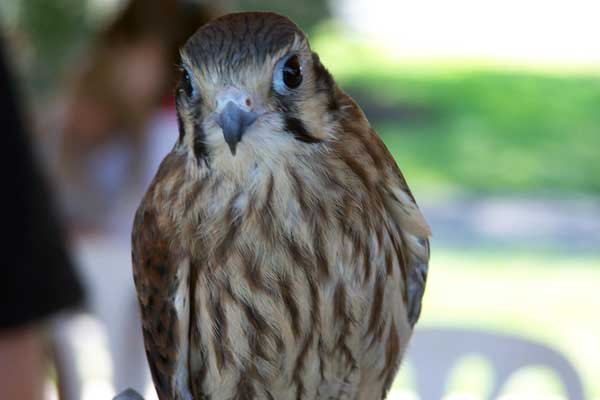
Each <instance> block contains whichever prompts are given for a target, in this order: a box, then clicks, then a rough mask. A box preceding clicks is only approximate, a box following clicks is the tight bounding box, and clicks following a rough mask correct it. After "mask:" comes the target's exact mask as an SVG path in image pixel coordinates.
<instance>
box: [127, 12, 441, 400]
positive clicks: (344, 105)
mask: <svg viewBox="0 0 600 400" xmlns="http://www.w3.org/2000/svg"><path fill="white" fill-rule="evenodd" d="M180 69H181V77H180V79H179V82H178V83H177V84H176V87H175V97H176V101H175V102H176V111H177V118H178V122H179V136H178V137H177V139H176V141H175V144H174V146H173V148H172V150H171V151H170V152H169V153H168V154H167V155H166V157H165V158H164V160H163V161H162V164H161V165H160V167H159V169H158V171H157V173H156V176H155V177H154V179H153V181H152V183H151V184H150V186H149V188H148V190H147V193H146V194H145V196H144V198H143V200H142V201H141V203H140V205H139V207H138V209H137V212H136V214H135V218H134V222H133V231H132V232H133V233H132V264H133V276H134V282H135V286H136V291H137V295H138V300H139V303H140V308H141V318H142V329H143V336H144V344H145V349H146V355H147V359H148V363H149V366H150V370H151V373H152V377H153V381H154V385H155V388H156V391H157V394H158V397H159V398H160V399H161V400H164V399H185V400H189V399H211V400H221V399H223V400H224V399H268V400H273V399H278V400H279V399H284V400H285V399H384V398H385V397H386V396H387V393H388V391H389V389H390V386H391V384H392V382H393V380H394V377H395V375H396V373H397V371H398V368H399V365H400V362H401V360H402V358H403V356H404V353H405V350H406V348H407V345H408V343H409V340H410V337H411V335H412V331H413V328H414V326H415V323H416V322H417V320H418V318H419V315H420V312H421V303H422V297H423V293H424V290H425V284H426V277H427V271H428V264H429V254H430V251H429V238H430V235H431V232H430V228H429V226H428V224H427V221H426V220H425V218H424V216H423V214H422V213H421V211H420V209H419V207H418V205H417V203H416V201H415V199H414V197H413V195H412V194H411V191H410V189H409V187H408V185H407V183H406V180H405V178H404V177H403V175H402V173H401V171H400V169H399V168H398V166H397V164H396V162H395V160H394V158H393V157H392V155H391V154H390V152H389V151H388V149H387V148H386V146H385V145H384V143H383V142H382V140H381V139H380V137H379V136H378V134H377V133H376V132H375V130H374V129H373V128H372V127H371V126H370V124H369V122H368V120H367V118H366V117H365V114H364V113H363V112H362V111H361V109H360V107H359V106H358V105H357V104H356V102H355V101H354V100H353V99H352V98H351V97H349V96H348V95H347V94H346V93H345V92H344V91H343V90H342V89H341V88H340V87H339V86H338V85H337V84H336V82H335V80H334V78H333V76H332V75H331V73H330V72H329V71H328V70H327V69H326V68H325V66H324V65H323V64H322V62H321V61H320V58H319V56H318V55H317V54H316V53H315V52H313V51H312V50H311V47H310V44H309V41H308V38H307V36H306V34H305V33H303V31H302V30H301V29H300V28H299V27H298V26H297V25H296V24H294V23H293V22H292V21H291V20H290V19H288V18H287V17H285V16H282V15H279V14H275V13H271V12H244V13H234V14H227V15H224V16H221V17H219V18H217V19H214V20H212V21H211V22H209V23H207V24H205V25H203V26H202V27H200V28H199V29H198V30H197V31H196V32H195V33H194V34H193V35H192V36H191V37H190V38H189V39H188V41H187V42H186V43H185V45H184V46H183V47H182V49H181V65H180Z"/></svg>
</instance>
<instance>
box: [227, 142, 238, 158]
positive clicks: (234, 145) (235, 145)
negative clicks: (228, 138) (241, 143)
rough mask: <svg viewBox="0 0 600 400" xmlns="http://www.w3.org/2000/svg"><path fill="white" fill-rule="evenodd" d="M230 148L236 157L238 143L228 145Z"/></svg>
mask: <svg viewBox="0 0 600 400" xmlns="http://www.w3.org/2000/svg"><path fill="white" fill-rule="evenodd" d="M227 145H228V146H229V151H231V155H232V156H234V157H235V152H236V150H237V143H227Z"/></svg>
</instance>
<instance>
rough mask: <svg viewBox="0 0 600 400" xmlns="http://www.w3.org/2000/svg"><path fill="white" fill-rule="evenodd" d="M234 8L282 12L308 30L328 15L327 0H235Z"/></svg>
mask: <svg viewBox="0 0 600 400" xmlns="http://www.w3.org/2000/svg"><path fill="white" fill-rule="evenodd" d="M234 4H235V9H236V10H239V11H248V10H253V11H274V12H277V13H280V14H284V15H286V16H287V17H289V18H290V19H292V20H293V21H294V22H295V23H297V24H298V25H299V26H300V27H301V28H302V29H304V30H310V29H312V28H313V27H314V26H315V25H316V24H317V23H319V22H320V21H322V20H323V19H325V18H328V17H329V7H328V1H327V0H303V1H280V0H237V1H234Z"/></svg>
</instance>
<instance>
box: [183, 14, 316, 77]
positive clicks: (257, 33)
mask: <svg viewBox="0 0 600 400" xmlns="http://www.w3.org/2000/svg"><path fill="white" fill-rule="evenodd" d="M294 36H299V37H301V38H304V37H305V35H304V33H303V32H302V30H301V29H300V28H299V27H298V26H297V25H296V24H294V23H293V22H292V21H290V20H289V19H288V18H286V17H284V16H282V15H279V14H275V13H271V12H244V13H235V14H227V15H224V16H222V17H220V18H217V19H215V20H213V21H211V22H209V23H208V24H206V25H204V26H203V27H201V28H200V29H198V31H197V32H196V33H195V34H194V35H192V37H191V38H190V39H189V40H188V42H187V43H186V45H185V47H184V51H185V52H186V53H187V55H188V56H189V57H190V58H191V59H192V60H193V62H194V63H196V64H198V65H204V66H207V67H214V68H216V69H217V70H220V71H223V70H225V71H226V70H235V69H236V68H237V67H240V66H241V65H245V64H248V63H250V62H254V63H255V64H256V65H261V63H262V62H263V61H264V60H265V58H266V57H267V55H269V54H273V53H276V52H277V51H278V50H281V49H282V48H285V47H287V46H289V45H290V44H291V43H292V42H293V41H294Z"/></svg>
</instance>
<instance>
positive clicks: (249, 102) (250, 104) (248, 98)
mask: <svg viewBox="0 0 600 400" xmlns="http://www.w3.org/2000/svg"><path fill="white" fill-rule="evenodd" d="M246 105H247V106H248V107H251V106H252V100H250V97H246Z"/></svg>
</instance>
